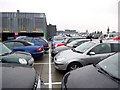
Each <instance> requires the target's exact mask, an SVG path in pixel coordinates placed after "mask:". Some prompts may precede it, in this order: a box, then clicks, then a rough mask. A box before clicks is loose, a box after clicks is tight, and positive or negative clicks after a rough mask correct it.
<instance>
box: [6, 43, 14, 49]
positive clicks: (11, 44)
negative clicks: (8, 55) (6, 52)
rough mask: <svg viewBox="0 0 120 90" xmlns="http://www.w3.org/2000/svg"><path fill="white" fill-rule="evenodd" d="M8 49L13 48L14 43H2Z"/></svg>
mask: <svg viewBox="0 0 120 90" xmlns="http://www.w3.org/2000/svg"><path fill="white" fill-rule="evenodd" d="M4 44H5V45H6V46H7V47H8V48H9V49H11V48H13V47H14V42H6V43H4Z"/></svg>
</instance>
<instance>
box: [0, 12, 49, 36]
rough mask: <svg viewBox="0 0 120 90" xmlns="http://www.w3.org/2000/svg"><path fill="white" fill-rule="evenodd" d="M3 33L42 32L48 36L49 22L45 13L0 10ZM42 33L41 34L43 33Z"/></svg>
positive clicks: (0, 27)
mask: <svg viewBox="0 0 120 90" xmlns="http://www.w3.org/2000/svg"><path fill="white" fill-rule="evenodd" d="M0 18H2V22H1V23H2V26H0V29H1V30H0V31H2V32H3V33H42V34H43V36H44V37H46V33H47V22H46V15H45V13H26V12H20V11H19V10H17V12H0ZM42 34H41V35H42Z"/></svg>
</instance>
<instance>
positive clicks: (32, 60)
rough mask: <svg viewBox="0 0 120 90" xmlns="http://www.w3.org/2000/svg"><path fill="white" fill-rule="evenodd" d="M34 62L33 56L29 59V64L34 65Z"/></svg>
mask: <svg viewBox="0 0 120 90" xmlns="http://www.w3.org/2000/svg"><path fill="white" fill-rule="evenodd" d="M33 63H34V58H31V59H30V60H29V61H28V65H31V66H32V65H33Z"/></svg>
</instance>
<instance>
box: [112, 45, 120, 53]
mask: <svg viewBox="0 0 120 90" xmlns="http://www.w3.org/2000/svg"><path fill="white" fill-rule="evenodd" d="M111 48H112V52H120V44H118V43H115V44H111Z"/></svg>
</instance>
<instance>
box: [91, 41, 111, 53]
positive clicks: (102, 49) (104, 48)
mask: <svg viewBox="0 0 120 90" xmlns="http://www.w3.org/2000/svg"><path fill="white" fill-rule="evenodd" d="M90 52H95V54H104V53H111V45H110V44H106V43H103V44H99V45H97V46H95V47H94V48H93V49H92V50H91V51H90Z"/></svg>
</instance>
